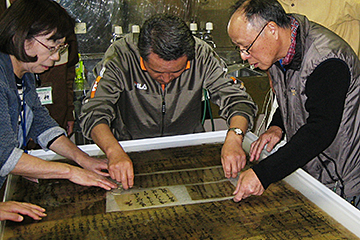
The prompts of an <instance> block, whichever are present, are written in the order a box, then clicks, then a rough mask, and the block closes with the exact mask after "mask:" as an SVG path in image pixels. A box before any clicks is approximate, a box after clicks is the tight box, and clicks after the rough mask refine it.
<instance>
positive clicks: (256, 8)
mask: <svg viewBox="0 0 360 240" xmlns="http://www.w3.org/2000/svg"><path fill="white" fill-rule="evenodd" d="M239 8H241V9H242V10H243V11H244V14H245V17H246V19H247V20H248V21H249V22H250V23H252V24H254V22H255V21H256V19H257V18H259V17H260V18H262V19H263V20H264V22H269V21H273V22H275V23H276V24H277V25H278V26H279V27H282V28H289V27H290V24H291V22H290V18H289V16H288V15H287V14H286V12H285V10H284V8H283V7H282V6H281V4H280V3H279V2H278V1H277V0H239V1H237V2H236V3H235V4H234V5H233V6H232V13H235V12H236V11H237V10H238V9H239Z"/></svg>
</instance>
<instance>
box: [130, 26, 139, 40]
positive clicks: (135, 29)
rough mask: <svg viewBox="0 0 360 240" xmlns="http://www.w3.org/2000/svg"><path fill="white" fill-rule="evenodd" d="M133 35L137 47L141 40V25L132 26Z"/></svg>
mask: <svg viewBox="0 0 360 240" xmlns="http://www.w3.org/2000/svg"><path fill="white" fill-rule="evenodd" d="M131 33H132V35H133V41H134V43H135V44H136V45H137V43H138V40H139V33H140V26H139V25H132V26H131Z"/></svg>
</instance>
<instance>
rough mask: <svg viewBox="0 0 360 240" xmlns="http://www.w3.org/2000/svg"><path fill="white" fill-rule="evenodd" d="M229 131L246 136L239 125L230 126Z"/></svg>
mask: <svg viewBox="0 0 360 240" xmlns="http://www.w3.org/2000/svg"><path fill="white" fill-rule="evenodd" d="M229 131H234V132H235V134H236V135H242V136H243V137H244V133H243V131H242V130H241V129H240V128H237V127H233V128H229V129H228V132H229Z"/></svg>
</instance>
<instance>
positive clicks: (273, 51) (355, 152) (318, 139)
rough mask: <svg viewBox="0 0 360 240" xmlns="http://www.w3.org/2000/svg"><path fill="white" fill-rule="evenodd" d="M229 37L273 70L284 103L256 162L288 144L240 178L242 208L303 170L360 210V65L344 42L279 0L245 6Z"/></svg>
mask: <svg viewBox="0 0 360 240" xmlns="http://www.w3.org/2000/svg"><path fill="white" fill-rule="evenodd" d="M235 8H236V11H235V12H234V14H233V15H232V17H231V19H230V22H229V25H228V33H229V36H230V38H231V39H232V41H233V42H234V43H235V44H236V45H237V46H238V47H239V48H240V53H241V57H242V58H243V59H244V60H247V61H249V63H250V64H252V65H254V66H255V67H258V68H260V69H262V70H269V73H270V77H271V81H272V86H273V90H274V92H275V94H276V99H277V102H278V104H279V107H278V109H277V110H276V112H275V114H274V117H273V119H272V122H271V124H270V127H269V129H268V130H267V131H266V132H265V133H264V134H263V135H261V136H260V138H259V139H258V140H257V141H256V142H254V143H253V144H252V146H251V150H250V152H251V153H250V161H251V160H255V159H258V158H259V156H260V152H261V151H262V150H263V149H264V147H265V145H267V147H266V149H267V150H268V151H271V150H272V148H273V147H274V145H275V144H277V143H278V142H279V141H280V140H281V138H282V137H283V134H284V133H285V134H286V138H287V143H286V144H285V145H284V146H283V147H282V148H280V149H279V150H278V151H277V152H276V153H274V154H272V155H271V156H269V157H268V158H266V159H264V160H263V161H261V162H260V163H259V164H257V165H255V166H254V167H253V168H252V169H249V170H247V171H245V172H243V173H241V175H240V177H239V181H238V185H237V188H236V190H235V193H234V194H235V201H240V200H241V199H243V198H246V197H248V196H250V195H260V194H262V193H263V192H264V189H266V188H267V187H268V186H269V185H270V184H271V183H273V182H276V181H278V180H280V179H282V178H284V177H286V176H287V175H289V174H290V173H292V172H293V171H295V170H296V169H298V168H299V167H302V168H303V169H304V170H306V171H307V172H308V173H310V174H311V175H312V176H313V177H315V178H316V179H318V180H319V181H321V182H322V183H323V184H324V185H326V186H327V187H328V188H330V189H331V190H333V191H335V192H336V193H337V194H339V195H340V196H342V197H343V198H345V199H347V200H348V201H349V202H351V203H353V204H354V205H355V206H356V207H358V208H360V204H359V202H360V200H359V196H360V141H359V136H360V132H359V131H360V128H359V123H360V106H359V105H360V94H359V90H360V89H359V88H360V62H359V59H358V57H357V55H356V54H355V52H354V51H353V50H352V49H351V47H350V46H349V45H348V44H347V43H346V42H345V41H344V40H342V39H341V38H340V37H339V36H337V35H336V34H334V33H333V32H331V31H330V30H328V29H326V28H324V27H323V26H321V25H319V24H316V23H314V22H311V21H309V20H308V19H307V18H306V17H305V16H302V15H297V14H286V13H285V11H284V9H283V8H282V7H281V5H280V4H279V3H278V2H277V1H276V0H256V1H255V0H241V1H238V2H237V3H236V5H235Z"/></svg>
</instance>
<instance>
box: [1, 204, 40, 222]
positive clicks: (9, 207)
mask: <svg viewBox="0 0 360 240" xmlns="http://www.w3.org/2000/svg"><path fill="white" fill-rule="evenodd" d="M22 215H27V216H29V217H31V218H33V219H34V220H41V219H42V218H43V217H46V213H45V209H44V208H42V207H39V206H37V205H34V204H31V203H22V202H14V201H9V202H0V221H4V220H11V221H15V222H21V221H22V220H24V217H23V216H22Z"/></svg>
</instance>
